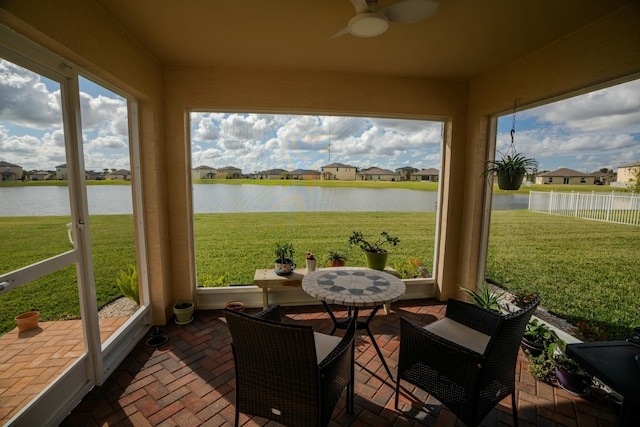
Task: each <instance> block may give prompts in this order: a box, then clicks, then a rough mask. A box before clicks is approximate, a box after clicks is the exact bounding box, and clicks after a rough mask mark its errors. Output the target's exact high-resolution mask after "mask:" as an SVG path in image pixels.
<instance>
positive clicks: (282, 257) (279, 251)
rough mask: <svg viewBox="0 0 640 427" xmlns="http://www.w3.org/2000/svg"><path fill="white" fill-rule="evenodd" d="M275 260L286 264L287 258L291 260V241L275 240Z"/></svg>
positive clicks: (293, 251) (292, 252)
mask: <svg viewBox="0 0 640 427" xmlns="http://www.w3.org/2000/svg"><path fill="white" fill-rule="evenodd" d="M274 252H275V255H276V260H277V261H278V262H279V263H281V264H286V263H287V259H290V260H293V254H294V253H295V250H294V249H293V243H291V242H276V244H275V251H274Z"/></svg>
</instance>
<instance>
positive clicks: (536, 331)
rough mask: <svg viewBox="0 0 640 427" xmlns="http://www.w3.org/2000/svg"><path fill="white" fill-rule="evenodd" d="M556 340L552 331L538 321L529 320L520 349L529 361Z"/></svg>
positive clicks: (556, 337) (556, 336)
mask: <svg viewBox="0 0 640 427" xmlns="http://www.w3.org/2000/svg"><path fill="white" fill-rule="evenodd" d="M557 340H558V335H557V334H556V332H555V331H554V330H553V329H551V328H549V326H547V325H546V324H545V323H542V322H540V321H539V320H538V319H531V320H530V321H529V323H527V326H526V328H525V330H524V334H523V335H522V344H521V347H522V350H523V351H524V352H525V354H526V355H527V357H528V358H529V359H531V358H532V357H537V356H539V355H540V354H542V352H543V351H545V348H547V347H548V346H549V345H550V344H551V343H554V342H556V341H557Z"/></svg>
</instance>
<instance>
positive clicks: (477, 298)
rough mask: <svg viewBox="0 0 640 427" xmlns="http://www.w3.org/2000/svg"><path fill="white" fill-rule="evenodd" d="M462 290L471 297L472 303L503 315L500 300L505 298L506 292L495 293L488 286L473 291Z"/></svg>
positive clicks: (463, 288) (462, 287)
mask: <svg viewBox="0 0 640 427" xmlns="http://www.w3.org/2000/svg"><path fill="white" fill-rule="evenodd" d="M460 290H461V291H463V292H466V293H467V294H469V296H471V303H472V304H475V305H477V306H480V307H482V308H486V309H487V310H493V311H497V312H498V313H502V309H501V308H500V300H501V299H502V298H503V297H504V295H505V292H493V291H491V289H489V287H488V286H487V285H484V286H481V287H480V288H479V289H476V290H473V289H469V288H465V287H464V286H461V287H460Z"/></svg>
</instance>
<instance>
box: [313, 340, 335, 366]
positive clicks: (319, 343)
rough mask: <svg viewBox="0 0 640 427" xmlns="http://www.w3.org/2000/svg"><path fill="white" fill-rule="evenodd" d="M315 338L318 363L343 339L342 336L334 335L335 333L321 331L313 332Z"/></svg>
mask: <svg viewBox="0 0 640 427" xmlns="http://www.w3.org/2000/svg"><path fill="white" fill-rule="evenodd" d="M313 339H314V341H315V343H316V358H317V359H318V364H319V363H320V362H322V361H323V360H324V358H325V357H327V356H328V355H329V353H331V351H332V350H333V349H334V348H336V346H337V345H338V344H339V343H340V341H342V337H334V336H333V335H327V334H321V333H319V332H314V333H313Z"/></svg>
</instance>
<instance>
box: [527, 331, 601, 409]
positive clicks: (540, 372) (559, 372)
mask: <svg viewBox="0 0 640 427" xmlns="http://www.w3.org/2000/svg"><path fill="white" fill-rule="evenodd" d="M565 346H566V343H565V342H564V341H563V340H561V339H556V340H555V341H553V342H547V344H546V346H545V349H544V351H543V352H542V353H540V354H539V355H538V356H535V357H534V356H532V357H530V358H529V372H531V375H533V377H534V378H536V379H538V380H540V381H544V382H546V383H549V384H553V383H554V382H555V381H557V382H558V384H559V385H560V387H562V388H564V389H565V390H567V391H568V392H569V393H571V394H573V395H576V396H584V395H586V394H587V393H588V392H589V387H590V385H591V382H592V377H591V375H589V374H588V373H587V372H586V371H585V370H584V369H582V368H581V367H580V365H579V364H578V362H576V361H575V360H573V359H571V358H570V357H569V356H568V355H567V354H566V353H565V352H564V348H565Z"/></svg>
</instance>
